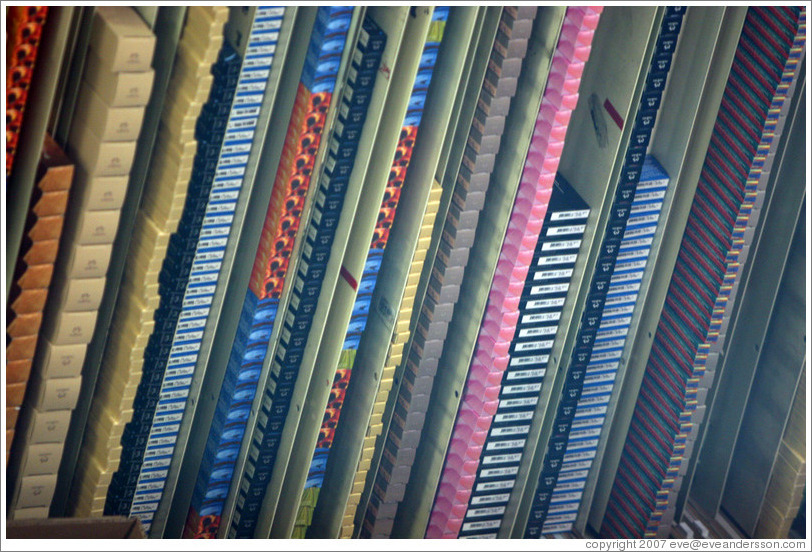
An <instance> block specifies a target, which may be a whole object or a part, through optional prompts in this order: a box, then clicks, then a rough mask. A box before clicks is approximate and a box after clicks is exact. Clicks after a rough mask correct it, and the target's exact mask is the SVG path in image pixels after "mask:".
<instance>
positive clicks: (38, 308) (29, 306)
mask: <svg viewBox="0 0 812 552" xmlns="http://www.w3.org/2000/svg"><path fill="white" fill-rule="evenodd" d="M47 299H48V290H47V289H24V290H22V291H20V293H19V295H17V297H16V298H15V299H12V300H11V310H13V311H14V312H15V313H17V314H28V313H31V312H42V310H43V309H44V308H45V301H46V300H47Z"/></svg>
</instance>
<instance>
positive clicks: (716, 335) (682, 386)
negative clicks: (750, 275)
mask: <svg viewBox="0 0 812 552" xmlns="http://www.w3.org/2000/svg"><path fill="white" fill-rule="evenodd" d="M673 9H674V8H669V12H667V13H670V11H671V10H673ZM788 13H790V14H792V17H789V16H787V14H778V13H777V12H776V11H772V10H769V9H763V8H751V9H750V10H748V12H747V16H746V17H745V21H744V29H743V31H742V35H741V38H740V41H739V45H738V48H737V51H736V54H735V56H734V60H733V65H732V68H731V72H730V74H731V77H730V80H729V81H728V84H727V86H726V88H725V91H724V94H723V96H722V101H721V105H720V108H719V113H718V116H717V120H716V125H715V127H714V131H713V135H712V137H711V141H710V148H709V151H708V156H707V157H706V159H705V163H704V165H703V168H702V172H701V173H700V178H699V183H698V185H697V190H696V194H695V196H694V201H693V204H692V207H691V212H690V216H689V218H688V222H687V225H686V228H685V233H684V235H683V239H682V243H681V244H680V250H679V253H678V256H677V263H676V265H675V267H674V273H673V275H672V278H671V283H670V285H669V289H668V293H667V295H666V300H665V304H664V306H663V310H662V315H661V318H660V322H659V324H658V327H657V332H656V334H655V337H654V343H653V345H652V349H651V354H650V356H649V361H648V365H647V366H646V371H645V374H644V376H643V381H642V384H641V387H640V393H639V396H638V399H637V402H636V404H635V409H634V414H633V416H632V420H631V424H630V427H629V432H628V436H627V438H626V443H625V446H624V450H623V454H622V456H621V459H620V464H619V467H618V472H617V476H616V478H615V482H614V485H613V488H612V491H611V494H610V498H609V503H608V506H607V511H606V515H605V517H604V522H603V525H602V527H601V534H602V535H606V536H610V537H629V538H631V537H646V538H654V537H664V536H667V535H668V533H669V531H670V527H671V525H672V521H673V519H674V514H675V508H676V502H677V496H678V494H679V490H680V487H681V484H682V481H683V477H684V475H685V473H686V471H687V467H688V459H689V458H690V457H691V453H692V451H693V447H694V443H695V441H696V437H697V434H698V431H699V426H700V423H701V422H702V419H703V418H704V414H705V404H704V403H705V398H706V396H707V391H708V389H709V388H710V387H711V385H712V383H713V379H714V376H715V373H716V367H717V364H718V361H719V356H720V354H721V351H722V347H723V345H724V341H725V334H726V330H727V324H728V321H729V317H730V312H731V309H732V307H733V303H734V299H735V297H736V293H737V290H738V285H739V277H738V275H739V274H740V273H741V267H742V265H743V264H744V263H745V261H746V258H747V256H748V252H749V245H750V244H749V242H750V241H751V240H752V236H753V235H754V228H755V225H756V223H757V221H758V217H759V214H760V205H761V203H762V202H763V197H764V189H765V187H766V184H767V181H768V176H769V172H770V168H771V166H772V162H773V159H774V155H775V148H776V147H777V142H776V141H775V140H773V135H774V134H776V133H777V132H780V129H781V128H782V127H783V123H784V119H785V117H786V111H787V110H788V108H789V102H787V101H786V99H787V98H788V97H789V91H790V88H791V86H793V83H794V82H795V75H796V73H797V69H798V65H799V61H800V57H801V52H802V51H803V43H804V36H803V30H802V29H803V27H804V26H805V22H804V19H805V15H804V14H803V12H802V10H801V9H800V8H793V9H792V10H790V11H789V12H788ZM765 21H766V22H767V23H766V24H765ZM667 22H668V18H666V20H665V21H664V24H666V23H667ZM661 34H663V35H665V36H666V38H667V36H668V30H667V29H666V28H665V27H664V28H663V32H662V33H661ZM661 42H663V43H665V42H666V41H665V40H661ZM775 44H782V47H781V48H782V49H781V50H780V51H779V52H778V53H775V52H776V51H775V50H772V48H774V45H775ZM766 51H772V52H773V53H774V55H773V54H771V55H770V56H764V57H761V56H757V57H753V56H754V54H753V52H766ZM768 57H769V59H768ZM754 60H757V61H754ZM756 75H758V76H756ZM753 79H757V81H756V82H758V86H753ZM760 87H763V89H762V88H760ZM765 91H769V93H765ZM743 112H746V113H749V114H750V115H749V117H750V118H749V119H748V121H747V122H745V121H743V119H741V114H742V113H743Z"/></svg>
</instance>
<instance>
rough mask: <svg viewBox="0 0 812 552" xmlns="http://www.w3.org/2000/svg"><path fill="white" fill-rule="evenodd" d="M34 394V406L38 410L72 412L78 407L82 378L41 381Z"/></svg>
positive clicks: (37, 383)
mask: <svg viewBox="0 0 812 552" xmlns="http://www.w3.org/2000/svg"><path fill="white" fill-rule="evenodd" d="M36 387H37V388H36V392H35V393H34V394H33V396H34V403H33V406H34V407H35V408H37V409H38V410H43V411H47V410H70V409H72V408H74V407H75V406H76V401H77V400H78V399H79V390H80V389H81V387H82V378H81V377H76V378H58V379H50V380H39V381H37V382H36Z"/></svg>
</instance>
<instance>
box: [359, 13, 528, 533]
mask: <svg viewBox="0 0 812 552" xmlns="http://www.w3.org/2000/svg"><path fill="white" fill-rule="evenodd" d="M535 15H536V8H534V7H521V8H514V7H506V8H505V9H504V11H503V13H502V17H501V20H500V23H499V30H498V33H497V36H496V38H495V41H494V45H493V49H492V51H491V55H490V59H489V63H488V72H487V74H486V76H485V80H484V82H483V84H482V90H481V91H480V95H479V101H478V104H477V110H476V113H475V114H474V120H473V121H472V123H471V129H470V131H469V135H468V140H467V144H468V146H467V147H466V149H465V154H464V158H463V160H462V166H461V167H460V171H459V175H458V177H457V182H456V183H455V187H454V195H453V198H452V203H451V205H450V206H449V212H448V216H447V217H446V220H445V221H444V225H443V234H442V240H441V242H440V245H439V249H438V251H437V257H436V259H435V260H434V261H433V266H432V267H431V278H430V280H429V285H428V289H427V290H426V297H425V299H424V302H423V307H422V309H421V313H420V317H419V318H418V321H417V324H416V327H415V330H414V336H413V337H412V340H411V344H410V345H409V347H407V348H406V350H405V353H406V354H405V355H404V356H405V358H406V360H405V362H406V368H405V370H404V372H403V380H402V384H401V387H400V391H399V394H398V397H397V405H396V407H395V409H394V415H393V417H392V423H391V425H390V429H389V433H388V435H386V436H385V437H384V438H385V439H386V441H385V444H384V446H383V447H380V448H382V449H383V451H384V452H383V457H382V458H381V464H380V466H381V467H380V469H379V471H378V473H377V474H376V476H375V481H374V485H373V487H372V490H371V493H370V498H369V506H368V508H367V511H366V512H364V513H363V516H364V517H363V518H361V517H360V516H358V518H359V519H358V521H359V523H363V525H362V527H361V529H360V534H361V536H363V537H371V538H386V537H389V535H390V534H391V532H392V528H393V525H394V518H395V514H396V513H397V509H398V506H399V504H400V502H401V501H402V500H403V497H404V493H405V489H406V483H407V482H408V480H409V478H410V476H411V469H412V465H413V463H414V460H415V451H416V448H417V444H418V442H419V441H420V436H421V434H422V430H423V423H424V421H425V416H426V411H427V410H428V402H429V397H430V396H431V391H432V387H433V385H434V376H435V375H436V373H437V367H438V363H439V360H440V357H441V356H442V353H443V346H444V343H445V338H446V335H447V332H448V325H449V322H451V318H452V316H453V314H454V307H455V305H456V303H457V300H458V299H459V290H460V285H461V284H462V278H463V274H464V273H465V266H466V265H467V263H468V255H469V253H470V249H471V246H472V245H473V242H474V235H475V233H476V229H477V224H478V222H479V213H480V211H481V210H482V208H483V207H484V206H485V193H486V191H487V189H488V185H489V183H490V177H491V173H492V172H493V169H494V163H495V159H496V154H497V153H498V152H499V149H500V144H501V139H502V134H503V132H504V129H505V117H506V116H507V114H508V111H509V109H510V103H511V99H512V98H513V96H514V95H515V93H516V87H517V84H518V76H519V73H520V71H521V67H522V61H523V60H524V57H525V54H526V53H527V44H528V38H529V37H530V33H531V30H532V27H533V20H534V18H535ZM368 432H369V435H370V436H372V437H374V436H375V433H374V427H373V426H370V428H369V430H368Z"/></svg>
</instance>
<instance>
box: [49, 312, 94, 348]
mask: <svg viewBox="0 0 812 552" xmlns="http://www.w3.org/2000/svg"><path fill="white" fill-rule="evenodd" d="M97 315H98V311H87V312H81V311H80V312H65V311H62V312H60V313H58V314H57V315H56V316H53V317H51V318H50V319H47V320H46V322H45V327H44V330H45V331H44V335H45V336H46V337H47V338H48V340H49V341H50V342H51V343H53V344H54V345H75V344H79V343H90V340H91V339H92V337H93V330H94V329H95V327H96V316H97Z"/></svg>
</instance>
